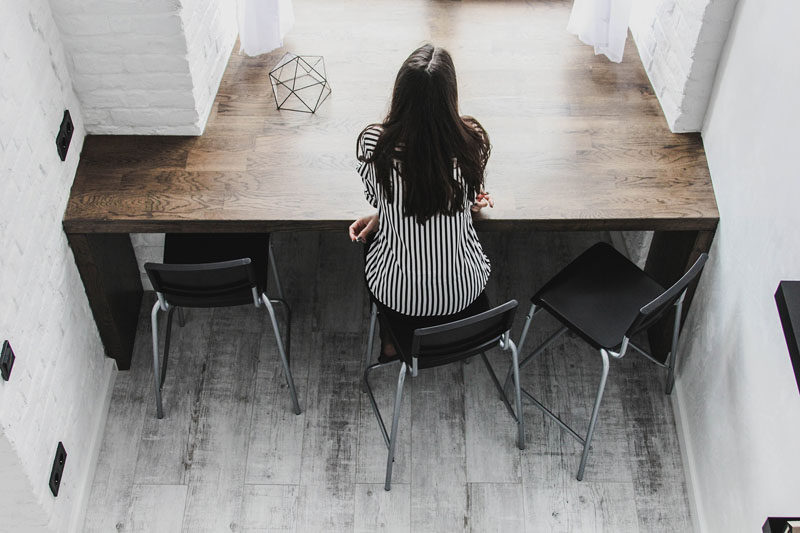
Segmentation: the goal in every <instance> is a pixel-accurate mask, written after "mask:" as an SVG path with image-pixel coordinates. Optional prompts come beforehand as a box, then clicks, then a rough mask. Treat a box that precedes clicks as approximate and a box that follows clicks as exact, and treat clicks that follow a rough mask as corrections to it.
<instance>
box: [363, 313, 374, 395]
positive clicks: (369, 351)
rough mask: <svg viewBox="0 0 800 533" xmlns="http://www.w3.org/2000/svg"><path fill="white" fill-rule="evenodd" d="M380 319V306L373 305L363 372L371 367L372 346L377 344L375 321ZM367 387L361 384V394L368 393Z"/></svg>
mask: <svg viewBox="0 0 800 533" xmlns="http://www.w3.org/2000/svg"><path fill="white" fill-rule="evenodd" d="M377 318H378V306H377V305H376V304H375V302H373V303H372V307H371V309H370V313H369V335H368V336H367V347H366V348H364V358H363V359H364V361H363V365H362V367H361V368H362V371H365V370H366V369H367V367H368V366H369V360H370V355H371V354H372V345H373V344H374V343H375V321H376V320H377ZM366 391H367V386H366V383H362V384H361V392H366Z"/></svg>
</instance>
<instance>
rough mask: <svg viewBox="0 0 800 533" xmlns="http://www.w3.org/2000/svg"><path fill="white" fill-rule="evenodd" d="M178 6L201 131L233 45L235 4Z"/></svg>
mask: <svg viewBox="0 0 800 533" xmlns="http://www.w3.org/2000/svg"><path fill="white" fill-rule="evenodd" d="M182 3H183V10H182V11H181V15H182V17H183V26H184V29H185V32H186V42H187V47H188V59H189V69H190V72H191V74H192V85H193V86H194V99H195V102H196V109H197V111H198V115H199V116H200V117H201V119H202V123H201V124H200V129H201V131H202V130H203V129H204V128H205V122H206V119H207V118H208V115H209V113H210V112H211V106H212V105H213V103H214V98H215V97H216V95H217V89H218V88H219V82H220V80H221V79H222V74H223V73H224V72H225V67H226V66H227V64H228V58H229V57H230V55H231V50H232V49H233V45H234V43H235V42H236V36H237V33H238V27H237V22H236V9H235V8H236V5H235V4H236V3H235V2H232V1H230V0H227V1H226V0H182Z"/></svg>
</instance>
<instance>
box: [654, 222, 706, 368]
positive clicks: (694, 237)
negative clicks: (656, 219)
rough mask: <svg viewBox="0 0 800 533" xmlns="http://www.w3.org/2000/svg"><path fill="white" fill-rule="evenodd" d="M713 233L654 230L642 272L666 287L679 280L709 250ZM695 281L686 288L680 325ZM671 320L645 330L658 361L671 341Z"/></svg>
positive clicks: (663, 356) (669, 318)
mask: <svg viewBox="0 0 800 533" xmlns="http://www.w3.org/2000/svg"><path fill="white" fill-rule="evenodd" d="M714 233H715V231H656V232H655V233H654V234H653V242H652V243H651V244H650V252H649V253H648V255H647V263H646V265H645V272H647V273H648V274H650V275H651V276H652V277H653V278H654V279H655V280H656V281H658V282H659V283H661V284H662V285H663V286H665V287H668V286H670V285H672V284H673V283H675V282H676V281H678V279H680V277H681V276H682V275H683V274H685V273H686V271H687V270H688V269H689V267H690V266H691V265H693V264H694V262H695V261H696V260H697V258H698V257H699V256H700V254H701V253H703V252H708V250H709V249H710V248H711V241H712V240H713V239H714ZM696 288H697V282H694V283H692V284H691V285H689V288H688V289H687V291H686V300H685V301H684V304H683V316H682V317H681V324H683V322H684V320H686V314H687V313H688V312H689V307H690V305H691V303H692V298H693V297H694V291H695V289H696ZM672 320H673V316H672V315H671V314H670V315H668V316H667V317H665V318H664V319H663V320H661V321H660V322H658V323H656V324H655V325H654V326H652V327H651V328H650V329H649V330H648V337H649V339H650V350H651V351H652V353H653V355H654V356H656V357H657V358H659V359H664V358H666V356H667V354H668V353H669V351H670V344H671V342H672Z"/></svg>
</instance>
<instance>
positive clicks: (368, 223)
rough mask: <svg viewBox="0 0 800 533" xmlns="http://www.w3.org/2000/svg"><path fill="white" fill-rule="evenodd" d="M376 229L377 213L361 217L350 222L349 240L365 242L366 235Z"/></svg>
mask: <svg viewBox="0 0 800 533" xmlns="http://www.w3.org/2000/svg"><path fill="white" fill-rule="evenodd" d="M376 229H378V213H375V214H373V215H367V216H365V217H361V218H359V219H358V220H356V221H355V222H353V223H352V224H350V240H351V241H353V242H356V241H360V242H367V237H369V235H370V234H371V233H373V232H374V231H375V230H376Z"/></svg>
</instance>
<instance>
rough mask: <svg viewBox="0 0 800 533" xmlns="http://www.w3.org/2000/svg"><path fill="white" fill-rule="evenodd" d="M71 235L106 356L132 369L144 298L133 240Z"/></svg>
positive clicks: (74, 253)
mask: <svg viewBox="0 0 800 533" xmlns="http://www.w3.org/2000/svg"><path fill="white" fill-rule="evenodd" d="M68 238H69V245H70V247H71V248H72V253H73V255H74V256H75V263H76V265H77V266H78V272H80V275H81V279H82V280H83V286H84V287H85V288H86V296H87V297H88V299H89V306H90V307H91V309H92V315H93V316H94V321H95V323H96V324H97V329H98V330H99V332H100V339H101V340H102V341H103V346H104V347H105V350H106V355H107V356H109V357H113V358H114V359H116V361H117V368H118V369H119V370H128V369H129V368H130V366H131V354H132V352H133V342H134V340H135V338H136V322H137V319H138V316H139V305H140V304H141V301H142V283H141V281H140V279H139V269H138V267H137V266H136V257H135V256H134V254H133V247H132V246H131V239H130V237H129V236H128V235H126V234H122V235H118V234H97V235H92V234H75V233H73V234H70V235H68Z"/></svg>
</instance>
